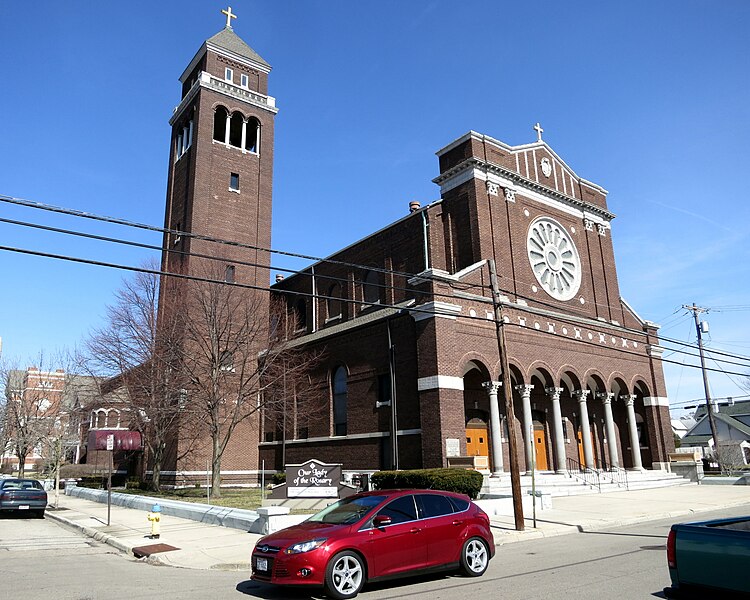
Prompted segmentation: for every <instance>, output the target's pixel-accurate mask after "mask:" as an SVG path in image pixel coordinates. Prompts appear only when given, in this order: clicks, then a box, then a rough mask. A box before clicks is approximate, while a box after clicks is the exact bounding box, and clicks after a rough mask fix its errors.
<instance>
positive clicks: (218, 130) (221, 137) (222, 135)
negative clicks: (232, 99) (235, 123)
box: [214, 106, 229, 143]
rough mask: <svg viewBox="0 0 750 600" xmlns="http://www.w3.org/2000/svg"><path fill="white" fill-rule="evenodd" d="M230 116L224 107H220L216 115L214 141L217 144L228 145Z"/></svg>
mask: <svg viewBox="0 0 750 600" xmlns="http://www.w3.org/2000/svg"><path fill="white" fill-rule="evenodd" d="M228 116H229V113H228V112H227V109H226V108H224V107H223V106H219V107H218V108H217V109H216V112H215V113H214V139H215V140H216V141H217V142H221V143H226V140H227V117H228Z"/></svg>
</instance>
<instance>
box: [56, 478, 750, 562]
mask: <svg viewBox="0 0 750 600" xmlns="http://www.w3.org/2000/svg"><path fill="white" fill-rule="evenodd" d="M741 505H747V506H748V514H750V488H748V487H747V486H699V485H692V486H680V487H670V488H658V489H648V490H634V491H630V492H613V493H608V494H591V495H581V496H568V497H559V498H555V499H554V502H553V508H551V509H547V510H544V511H538V512H537V523H536V524H537V527H536V528H533V526H532V518H531V517H532V515H531V513H529V514H525V515H524V516H525V517H526V529H525V530H524V531H516V530H515V527H514V519H513V517H512V516H501V515H496V516H493V517H491V521H492V528H493V533H494V535H495V543H496V544H497V545H503V544H507V543H512V542H518V541H523V540H529V539H534V538H539V537H551V536H557V535H564V534H568V533H577V532H580V531H591V530H598V529H604V528H607V527H617V526H620V525H629V524H634V523H640V522H644V521H650V520H655V519H662V518H674V519H675V521H689V520H699V519H700V516H699V514H698V513H700V512H704V511H711V510H720V509H722V508H729V507H734V506H741ZM46 515H47V517H48V518H50V519H53V520H55V521H58V522H60V523H63V524H65V525H67V526H69V527H73V528H74V529H77V530H78V531H80V532H82V533H83V534H84V535H87V536H89V537H92V538H94V539H95V540H99V541H101V542H104V543H106V544H109V545H111V546H113V547H115V548H117V549H118V550H120V551H122V552H124V553H126V554H129V555H130V556H133V548H135V547H140V546H148V545H151V544H167V545H169V546H173V547H175V548H177V549H176V550H171V551H167V552H158V553H155V554H151V555H150V556H149V557H147V558H145V559H144V560H146V561H148V562H151V563H154V564H161V565H168V566H174V567H183V568H189V569H220V570H236V571H249V570H250V553H251V552H252V549H253V546H254V545H255V542H256V541H257V540H258V539H259V538H260V537H261V536H260V535H258V534H253V533H245V532H243V531H240V530H238V529H230V528H228V527H221V526H218V525H208V524H204V523H200V522H197V521H191V520H188V519H181V518H178V517H170V516H164V517H163V518H162V521H161V537H160V539H158V540H152V539H150V538H149V533H150V524H149V522H148V521H147V519H146V515H147V513H146V512H145V511H140V510H135V509H132V508H125V507H121V506H112V507H111V513H110V525H109V526H107V505H106V504H101V503H99V502H93V501H90V500H84V499H82V498H76V497H73V496H60V508H59V509H54V508H49V509H48V510H47V513H46Z"/></svg>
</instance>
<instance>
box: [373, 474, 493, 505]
mask: <svg viewBox="0 0 750 600" xmlns="http://www.w3.org/2000/svg"><path fill="white" fill-rule="evenodd" d="M482 480H483V478H482V474H481V473H479V472H477V471H472V470H469V469H415V470H413V471H378V472H377V473H373V474H372V476H371V477H370V482H371V483H372V485H373V487H374V488H375V489H378V490H389V489H399V488H400V489H407V488H415V489H420V490H445V491H446V492H457V493H459V494H466V495H467V496H469V498H471V499H472V500H474V499H476V497H477V496H478V495H479V491H480V490H481V489H482Z"/></svg>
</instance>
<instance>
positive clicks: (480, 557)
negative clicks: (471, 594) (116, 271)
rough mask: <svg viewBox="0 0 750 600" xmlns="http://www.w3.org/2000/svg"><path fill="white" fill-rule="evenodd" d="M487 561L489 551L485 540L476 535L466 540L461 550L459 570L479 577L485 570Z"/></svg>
mask: <svg viewBox="0 0 750 600" xmlns="http://www.w3.org/2000/svg"><path fill="white" fill-rule="evenodd" d="M489 562H490V552H489V550H488V548H487V542H485V541H484V540H483V539H482V538H478V537H473V538H471V539H469V540H467V541H466V543H465V544H464V547H463V550H461V571H463V573H464V574H465V575H468V576H469V577H479V576H480V575H482V574H483V573H484V572H485V571H486V570H487V566H488V564H489Z"/></svg>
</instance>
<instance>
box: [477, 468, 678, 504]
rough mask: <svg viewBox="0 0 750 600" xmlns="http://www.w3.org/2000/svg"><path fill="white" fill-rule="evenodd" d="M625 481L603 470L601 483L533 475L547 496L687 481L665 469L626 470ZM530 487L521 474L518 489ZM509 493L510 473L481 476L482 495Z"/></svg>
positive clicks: (638, 487) (537, 487)
mask: <svg viewBox="0 0 750 600" xmlns="http://www.w3.org/2000/svg"><path fill="white" fill-rule="evenodd" d="M627 477H628V485H627V488H626V487H625V482H624V481H622V482H620V483H619V484H618V483H614V482H612V480H611V479H609V478H608V477H607V474H606V473H605V474H602V476H601V479H600V482H601V486H598V485H596V483H594V484H587V483H584V482H583V481H582V480H581V479H578V478H575V477H569V476H568V475H567V474H559V473H549V472H541V473H537V474H536V476H535V488H536V491H537V493H542V494H545V495H546V494H549V495H550V496H553V497H554V496H572V495H578V494H597V493H600V492H601V493H604V492H614V491H623V490H625V489H630V490H642V489H652V488H660V487H672V486H678V485H688V484H690V483H691V482H690V481H689V480H687V479H685V478H682V477H679V476H677V475H675V474H674V473H669V472H667V471H628V473H627ZM531 490H532V485H531V476H530V475H522V476H521V491H522V493H523V494H524V495H526V494H530V493H531ZM511 493H512V491H511V484H510V475H509V474H505V475H503V476H502V477H501V478H489V477H485V480H484V485H483V487H482V492H481V497H482V498H500V497H505V496H508V495H510V494H511Z"/></svg>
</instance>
